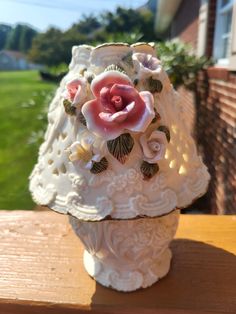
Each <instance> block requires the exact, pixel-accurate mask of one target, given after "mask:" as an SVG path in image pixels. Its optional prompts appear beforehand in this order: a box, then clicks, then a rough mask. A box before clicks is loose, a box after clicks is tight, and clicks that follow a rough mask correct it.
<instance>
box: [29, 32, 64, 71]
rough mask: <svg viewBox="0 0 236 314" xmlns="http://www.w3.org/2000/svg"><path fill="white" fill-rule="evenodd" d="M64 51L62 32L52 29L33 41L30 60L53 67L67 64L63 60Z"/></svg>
mask: <svg viewBox="0 0 236 314" xmlns="http://www.w3.org/2000/svg"><path fill="white" fill-rule="evenodd" d="M64 51H65V48H64V47H63V44H62V32H61V31H60V30H59V29H57V28H54V27H51V28H50V29H48V30H47V31H46V32H45V33H41V34H38V35H37V36H36V37H35V38H34V39H33V43H32V48H31V50H30V51H29V58H30V59H31V60H32V61H34V62H37V63H42V64H47V65H49V66H52V65H57V64H60V63H61V62H63V61H64V62H65V60H63V56H64Z"/></svg>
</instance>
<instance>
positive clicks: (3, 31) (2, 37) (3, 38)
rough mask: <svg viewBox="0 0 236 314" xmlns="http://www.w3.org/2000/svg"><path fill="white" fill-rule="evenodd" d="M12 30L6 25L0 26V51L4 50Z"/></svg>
mask: <svg viewBox="0 0 236 314" xmlns="http://www.w3.org/2000/svg"><path fill="white" fill-rule="evenodd" d="M11 30H12V27H11V26H9V25H6V24H0V50H2V49H4V48H5V45H6V42H7V38H8V36H9V34H10V32H11Z"/></svg>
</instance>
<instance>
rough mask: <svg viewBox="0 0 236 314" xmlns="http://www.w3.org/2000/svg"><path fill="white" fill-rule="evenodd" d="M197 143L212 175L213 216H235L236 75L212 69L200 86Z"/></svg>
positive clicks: (209, 192) (211, 198)
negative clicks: (215, 214) (214, 214)
mask: <svg viewBox="0 0 236 314" xmlns="http://www.w3.org/2000/svg"><path fill="white" fill-rule="evenodd" d="M196 110H197V119H196V131H197V141H198V145H199V147H200V149H201V152H202V155H203V158H204V161H205V163H206V165H207V166H208V169H209V172H210V174H211V181H210V185H209V190H208V192H207V198H208V200H209V205H210V208H211V212H212V213H217V214H232V213H234V214H235V213H236V205H235V204H236V162H235V160H236V158H235V157H236V74H233V73H231V72H229V71H227V70H226V69H221V68H215V67H212V68H209V69H208V71H207V72H206V71H205V72H201V73H200V74H199V78H198V84H197V106H196Z"/></svg>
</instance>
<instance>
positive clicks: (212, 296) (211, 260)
mask: <svg viewBox="0 0 236 314" xmlns="http://www.w3.org/2000/svg"><path fill="white" fill-rule="evenodd" d="M171 247H172V251H173V260H172V267H171V271H170V272H169V274H168V275H167V276H166V277H165V278H163V279H162V280H160V281H159V282H158V283H156V284H155V285H153V286H152V287H151V288H148V289H145V290H139V291H136V292H132V293H119V292H116V291H113V290H110V289H107V288H104V287H102V286H101V285H99V284H96V282H95V281H94V280H93V279H91V278H90V277H89V276H88V275H87V273H86V272H85V270H84V268H83V265H82V252H83V248H82V245H81V243H80V241H79V239H78V238H77V237H76V236H75V234H74V233H73V231H72V230H71V227H70V225H69V224H68V219H67V217H66V216H63V215H59V214H56V213H53V212H29V211H13V212H7V211H0V314H13V313H14V314H15V313H17V314H18V313H24V314H28V313H32V314H36V313H37V314H38V313H40V314H48V313H49V314H51V313H53V314H68V313H79V314H80V313H88V312H91V313H125V314H126V313H133V314H136V313H137V314H141V313H142V314H147V313H161V314H162V313H163V314H173V313H176V314H193V313H201V314H204V313H234V314H235V313H236V216H205V215H204V216H197V215H192V216H190V215H182V216H181V218H180V225H179V229H178V232H177V235H176V238H175V240H174V241H173V243H172V245H171Z"/></svg>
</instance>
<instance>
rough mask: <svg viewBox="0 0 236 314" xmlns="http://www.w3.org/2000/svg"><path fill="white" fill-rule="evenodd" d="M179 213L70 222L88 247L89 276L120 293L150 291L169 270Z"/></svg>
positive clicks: (87, 268) (85, 258)
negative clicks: (154, 216)
mask: <svg viewBox="0 0 236 314" xmlns="http://www.w3.org/2000/svg"><path fill="white" fill-rule="evenodd" d="M178 218H179V212H178V211H173V212H172V213H170V214H168V215H166V216H163V217H157V218H140V219H133V220H107V221H101V222H86V221H79V220H78V219H76V218H73V217H71V218H70V222H71V224H72V227H73V229H74V230H75V232H76V234H77V235H78V237H79V238H80V239H81V241H82V242H83V244H84V246H85V251H84V266H85V269H86V270H87V272H88V273H89V275H90V276H92V277H93V278H95V280H96V281H98V282H99V283H101V284H102V285H104V286H106V287H112V288H113V289H116V290H120V291H133V290H136V289H139V288H147V287H149V286H151V285H152V284H153V283H155V282H156V281H158V280H159V279H160V278H162V277H164V276H165V275H166V274H167V273H168V271H169V268H170V261H171V256H172V254H171V251H170V249H169V248H168V246H169V243H170V241H171V240H172V239H173V237H174V235H175V232H176V229H177V225H178Z"/></svg>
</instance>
